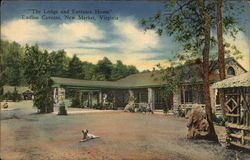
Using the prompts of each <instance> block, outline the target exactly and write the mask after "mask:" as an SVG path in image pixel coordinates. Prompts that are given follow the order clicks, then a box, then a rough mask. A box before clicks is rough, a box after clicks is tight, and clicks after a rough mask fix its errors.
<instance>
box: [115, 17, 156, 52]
mask: <svg viewBox="0 0 250 160" xmlns="http://www.w3.org/2000/svg"><path fill="white" fill-rule="evenodd" d="M113 24H114V26H115V33H116V34H117V35H118V36H120V37H121V39H122V41H121V43H120V45H121V46H120V47H121V48H122V49H124V50H126V52H135V51H140V50H147V49H150V48H157V47H160V45H159V38H158V35H157V34H156V33H155V31H153V30H148V31H147V32H145V31H144V30H143V29H141V28H140V27H139V25H138V22H136V21H135V20H133V19H131V18H129V19H125V20H123V21H122V20H120V21H114V23H113Z"/></svg>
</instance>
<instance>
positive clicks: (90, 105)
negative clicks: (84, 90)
mask: <svg viewBox="0 0 250 160" xmlns="http://www.w3.org/2000/svg"><path fill="white" fill-rule="evenodd" d="M88 96H89V100H88V101H89V107H92V97H93V92H92V91H90V92H89V93H88Z"/></svg>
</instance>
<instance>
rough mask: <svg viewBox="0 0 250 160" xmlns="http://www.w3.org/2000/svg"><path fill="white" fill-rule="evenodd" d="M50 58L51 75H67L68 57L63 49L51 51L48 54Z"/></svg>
mask: <svg viewBox="0 0 250 160" xmlns="http://www.w3.org/2000/svg"><path fill="white" fill-rule="evenodd" d="M49 58H50V59H51V67H50V68H51V76H55V77H67V76H68V75H67V74H68V68H69V61H70V58H69V57H67V55H66V52H65V51H64V50H59V51H57V52H55V51H52V52H51V53H50V54H49Z"/></svg>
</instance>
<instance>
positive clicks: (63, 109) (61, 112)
mask: <svg viewBox="0 0 250 160" xmlns="http://www.w3.org/2000/svg"><path fill="white" fill-rule="evenodd" d="M58 115H67V110H66V107H65V104H64V103H62V104H60V105H59V112H58Z"/></svg>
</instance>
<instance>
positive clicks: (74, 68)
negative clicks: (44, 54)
mask: <svg viewBox="0 0 250 160" xmlns="http://www.w3.org/2000/svg"><path fill="white" fill-rule="evenodd" d="M81 73H82V62H81V60H80V59H79V58H78V57H77V56H76V55H74V56H73V58H72V59H71V60H70V62H69V68H68V77H70V78H78V79H81V78H82V76H81Z"/></svg>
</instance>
